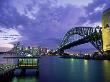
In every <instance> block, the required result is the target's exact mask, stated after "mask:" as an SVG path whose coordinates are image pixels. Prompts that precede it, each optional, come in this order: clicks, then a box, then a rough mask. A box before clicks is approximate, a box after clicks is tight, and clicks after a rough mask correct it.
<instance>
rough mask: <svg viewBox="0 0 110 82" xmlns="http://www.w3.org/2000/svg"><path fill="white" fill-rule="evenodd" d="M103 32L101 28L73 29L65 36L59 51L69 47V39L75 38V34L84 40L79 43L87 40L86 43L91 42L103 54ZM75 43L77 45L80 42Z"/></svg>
mask: <svg viewBox="0 0 110 82" xmlns="http://www.w3.org/2000/svg"><path fill="white" fill-rule="evenodd" d="M101 30H102V29H101V27H99V26H98V27H75V28H72V29H70V30H69V31H68V32H67V33H66V34H65V36H64V38H63V40H62V42H61V44H60V46H59V50H63V49H65V46H67V45H69V38H70V37H71V36H74V35H75V34H78V35H80V36H82V38H81V39H79V42H80V41H84V40H86V41H85V42H84V43H88V42H90V43H91V44H92V45H93V46H94V47H95V48H96V49H97V50H98V51H99V52H100V53H103V50H102V44H103V43H102V31H101ZM83 39H84V40H83ZM74 42H76V43H77V42H78V41H73V42H72V43H74ZM70 44H71V43H70ZM77 45H78V44H76V45H74V46H77ZM79 45H80V44H79ZM74 46H73V47H74Z"/></svg>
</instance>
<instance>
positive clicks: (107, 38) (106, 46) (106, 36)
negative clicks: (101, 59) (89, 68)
mask: <svg viewBox="0 0 110 82" xmlns="http://www.w3.org/2000/svg"><path fill="white" fill-rule="evenodd" d="M102 40H103V51H104V52H110V9H107V10H105V11H104V12H103V16H102Z"/></svg>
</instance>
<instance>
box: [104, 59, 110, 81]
mask: <svg viewBox="0 0 110 82" xmlns="http://www.w3.org/2000/svg"><path fill="white" fill-rule="evenodd" d="M103 72H104V79H105V80H106V82H110V61H108V60H104V61H103Z"/></svg>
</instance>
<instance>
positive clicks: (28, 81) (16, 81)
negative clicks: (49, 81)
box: [12, 76, 38, 82]
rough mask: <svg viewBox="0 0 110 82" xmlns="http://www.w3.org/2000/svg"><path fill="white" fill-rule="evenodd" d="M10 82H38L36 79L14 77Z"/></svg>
mask: <svg viewBox="0 0 110 82" xmlns="http://www.w3.org/2000/svg"><path fill="white" fill-rule="evenodd" d="M12 82H38V79H37V78H36V77H35V76H33V77H14V78H13V80H12Z"/></svg>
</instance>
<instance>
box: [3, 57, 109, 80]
mask: <svg viewBox="0 0 110 82" xmlns="http://www.w3.org/2000/svg"><path fill="white" fill-rule="evenodd" d="M4 62H6V61H5V60H4ZM2 63H3V61H2ZM39 71H40V72H39V76H36V75H35V74H34V75H32V76H31V75H30V76H28V75H25V76H24V77H18V76H15V77H13V79H12V81H11V82H110V61H107V60H82V59H63V58H58V57H55V56H51V57H48V56H47V57H41V58H40V68H39ZM15 73H16V72H15ZM30 73H31V74H32V73H35V72H34V71H32V70H31V71H30V70H27V74H30Z"/></svg>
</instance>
